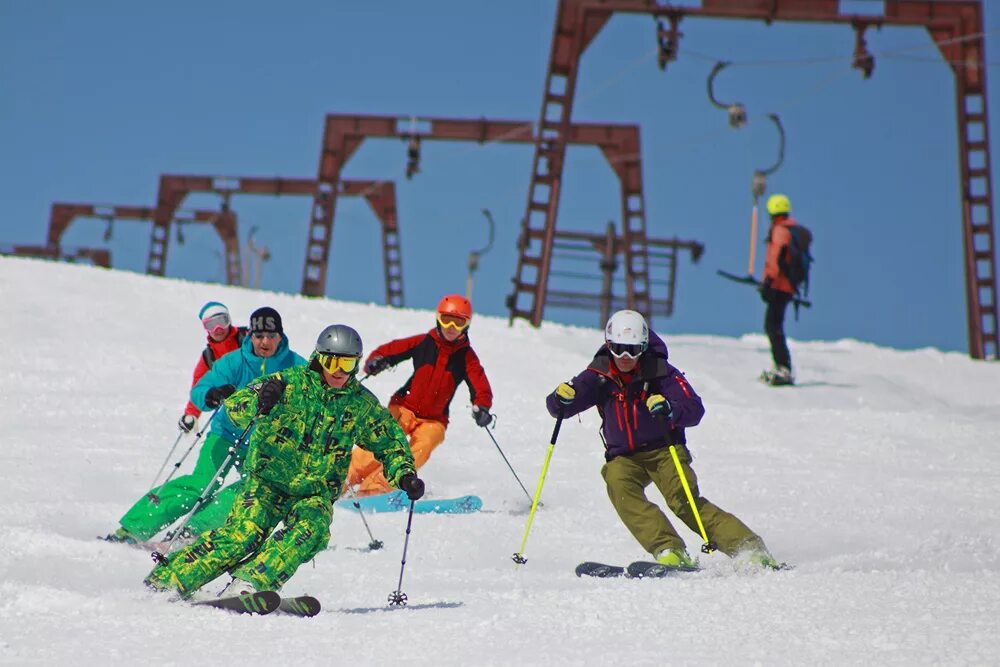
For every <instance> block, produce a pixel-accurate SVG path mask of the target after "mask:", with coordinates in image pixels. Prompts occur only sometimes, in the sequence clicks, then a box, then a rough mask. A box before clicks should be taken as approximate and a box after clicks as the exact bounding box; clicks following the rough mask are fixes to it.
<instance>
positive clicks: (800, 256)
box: [778, 225, 813, 296]
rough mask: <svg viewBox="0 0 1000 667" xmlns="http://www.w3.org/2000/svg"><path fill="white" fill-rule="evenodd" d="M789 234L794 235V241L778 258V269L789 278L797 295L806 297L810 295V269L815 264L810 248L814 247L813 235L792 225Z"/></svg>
mask: <svg viewBox="0 0 1000 667" xmlns="http://www.w3.org/2000/svg"><path fill="white" fill-rule="evenodd" d="M788 232H789V233H790V234H791V235H792V240H791V242H790V243H789V244H788V246H786V248H785V250H784V251H783V252H782V253H781V256H780V257H779V258H778V268H779V269H781V272H782V273H783V274H784V275H785V277H786V278H788V282H790V283H792V287H794V288H795V294H797V295H799V296H805V295H807V294H809V268H810V267H811V266H812V263H813V257H812V254H810V252H809V247H810V246H811V245H812V239H813V235H812V232H810V231H809V229H808V228H806V227H803V226H802V225H792V226H790V227H788ZM800 287H801V291H800Z"/></svg>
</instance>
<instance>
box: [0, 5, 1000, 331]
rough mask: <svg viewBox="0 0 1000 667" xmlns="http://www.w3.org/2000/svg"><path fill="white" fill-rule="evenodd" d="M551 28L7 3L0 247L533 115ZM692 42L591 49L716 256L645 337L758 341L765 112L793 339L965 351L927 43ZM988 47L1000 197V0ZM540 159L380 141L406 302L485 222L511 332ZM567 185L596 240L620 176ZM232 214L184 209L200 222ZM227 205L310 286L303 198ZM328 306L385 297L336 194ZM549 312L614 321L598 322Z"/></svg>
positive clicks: (948, 86) (691, 268) (691, 269)
mask: <svg viewBox="0 0 1000 667" xmlns="http://www.w3.org/2000/svg"><path fill="white" fill-rule="evenodd" d="M847 7H848V8H849V9H850V10H851V11H859V12H872V11H878V9H879V8H880V7H881V5H880V4H878V3H851V4H850V5H848V6H847ZM554 12H555V3H554V2H552V1H546V2H539V1H537V0H534V1H532V0H512V1H509V2H505V3H469V2H457V1H455V2H450V1H449V2H445V1H440V2H427V3H408V2H387V3H354V4H352V5H350V6H348V3H326V2H298V3H286V4H283V5H281V7H280V9H279V8H278V7H277V6H276V5H274V4H273V3H261V2H240V3H237V2H213V3H195V2H186V1H181V2H174V3H170V4H169V6H167V5H162V4H159V5H157V4H149V3H134V2H102V3H98V4H88V5H86V6H85V5H84V4H82V3H70V2H45V1H40V2H31V3H29V2H23V1H12V0H0V147H2V149H0V200H2V201H3V202H4V210H3V212H2V214H0V243H42V242H44V239H45V232H46V228H47V221H48V214H49V207H50V205H51V203H52V202H53V201H79V202H94V203H109V204H120V205H153V204H154V203H155V197H156V187H157V181H158V178H159V175H160V174H161V173H196V174H220V175H231V176H285V177H306V178H314V177H315V175H316V169H317V161H318V156H319V145H320V137H321V133H322V124H323V117H324V114H326V113H331V112H336V113H373V114H390V115H400V116H428V117H429V116H444V117H470V118H478V117H482V116H486V117H490V118H498V119H510V120H520V119H525V120H530V121H536V120H537V116H538V111H539V108H540V104H541V96H542V91H543V83H544V76H545V70H546V65H547V59H548V54H549V43H550V39H551V34H552V18H553V16H554ZM681 29H682V32H683V33H684V37H683V38H682V40H681V42H680V57H679V60H677V61H676V62H673V63H671V64H670V65H669V66H668V68H667V71H666V72H661V71H660V70H659V69H658V68H657V66H656V63H655V49H654V47H655V43H654V28H653V20H652V19H650V18H648V17H637V16H616V17H614V18H613V19H612V20H611V22H610V23H609V24H608V25H607V26H605V28H604V30H603V31H602V32H601V33H600V34H599V35H598V37H597V38H596V39H595V40H594V42H593V43H592V44H591V46H590V47H589V49H588V50H587V52H586V54H585V55H584V59H583V61H582V69H581V75H580V79H579V83H578V89H577V91H578V92H577V103H576V105H575V108H574V120H576V121H580V122H583V121H588V122H619V123H637V124H639V125H640V126H641V131H642V150H643V168H644V176H645V191H646V211H647V222H648V231H649V234H650V235H651V236H657V237H673V236H676V237H679V238H682V239H693V240H698V241H700V242H702V243H704V244H705V246H706V252H705V255H704V256H703V258H702V259H701V261H700V262H699V263H698V264H692V263H691V262H690V260H689V259H688V258H687V257H686V256H683V258H682V260H681V262H680V267H679V274H678V294H677V300H676V304H675V306H676V307H675V313H674V316H673V317H672V318H669V319H663V318H658V319H656V320H654V328H655V329H657V330H659V331H663V332H665V333H666V334H668V335H669V334H671V333H709V334H724V335H740V334H743V333H747V332H757V331H760V330H761V328H762V319H763V304H761V303H760V301H759V300H758V299H757V296H756V294H755V293H754V292H753V291H752V290H750V289H749V288H747V287H744V286H741V285H737V284H735V283H730V282H727V281H724V280H722V279H721V278H719V277H717V276H716V274H715V271H716V269H726V270H729V271H732V272H734V273H743V272H745V270H746V263H747V254H748V230H749V216H750V203H751V202H750V195H749V188H750V178H751V175H752V173H753V170H754V169H755V168H758V167H763V166H767V165H769V164H771V163H772V162H773V160H774V158H775V152H776V150H777V144H776V134H775V131H774V128H773V126H772V125H771V123H770V122H769V121H767V119H766V114H768V113H777V114H779V116H780V117H781V119H782V122H783V124H784V126H785V129H786V132H787V136H788V144H787V149H786V158H785V163H784V165H783V166H782V168H781V169H780V170H779V171H778V172H777V173H776V174H774V175H773V176H772V177H771V179H770V182H769V186H770V187H769V191H770V192H783V193H786V194H787V195H788V196H789V197H790V198H791V200H792V205H793V214H794V215H795V217H796V218H797V219H799V221H800V222H802V223H803V224H805V225H807V226H808V227H810V229H812V230H813V233H814V236H815V241H814V255H815V256H816V264H815V266H814V268H813V279H812V287H811V291H810V296H811V297H812V299H813V301H814V302H815V306H814V307H813V308H812V309H811V310H810V311H805V312H803V314H802V315H801V317H800V319H799V321H798V322H795V321H794V319H793V318H792V317H791V316H790V317H789V323H788V326H787V331H788V333H789V334H790V335H791V336H792V337H793V338H800V339H838V338H845V337H851V338H858V339H862V340H867V341H872V342H876V343H880V344H885V345H891V346H896V347H902V348H912V347H922V346H935V347H939V348H942V349H948V350H963V351H964V350H965V349H966V346H967V334H966V324H965V303H964V278H963V274H962V259H963V258H962V236H961V232H960V223H961V218H960V201H959V194H958V192H959V184H958V159H957V155H958V149H957V139H956V135H957V132H956V125H955V101H954V85H953V76H952V73H951V70H950V69H949V68H948V67H947V66H946V65H945V64H944V63H943V59H942V57H941V56H940V53H939V52H938V50H937V49H936V48H935V47H934V46H933V45H932V44H931V41H930V38H929V37H928V35H927V33H926V32H925V31H923V30H920V29H906V28H883V29H882V30H881V31H869V33H868V34H867V39H868V46H869V49H870V50H871V51H872V52H873V53H874V54H876V69H875V74H874V76H873V78H872V79H870V80H867V81H865V80H863V79H862V77H861V74H860V72H858V71H857V70H853V69H851V68H850V61H851V52H852V48H853V43H854V36H853V32H852V31H851V30H850V29H849V28H848V27H845V26H816V25H806V24H775V25H772V26H765V25H764V24H762V23H754V22H748V21H719V20H695V19H691V20H685V21H684V22H683V23H682V26H681ZM986 31H987V33H988V36H987V50H988V52H987V61H988V63H990V64H991V67H990V68H989V72H988V73H989V77H990V78H991V79H992V89H991V91H990V93H991V94H990V99H989V108H990V110H991V120H992V127H991V130H992V136H991V138H990V139H991V142H992V147H993V155H992V156H991V157H992V160H993V163H994V179H993V183H994V192H997V189H996V183H997V179H996V173H995V170H996V165H997V164H1000V160H998V157H997V146H998V142H1000V137H998V135H997V128H998V126H1000V116H998V113H1000V112H998V109H1000V93H998V86H1000V77H998V72H1000V11H998V10H997V7H996V5H995V4H993V5H991V4H987V15H986ZM880 54H882V55H880ZM716 60H729V61H732V62H733V63H734V65H733V66H732V67H730V68H728V69H726V70H724V71H723V72H722V73H721V74H720V75H719V77H718V78H717V80H716V92H717V95H718V97H719V98H721V99H723V100H724V101H727V102H729V101H740V102H742V103H744V104H745V105H746V106H747V109H748V113H749V116H750V123H749V125H747V126H746V127H744V128H743V129H741V130H738V131H737V130H732V129H730V128H729V126H728V124H727V121H726V115H725V113H724V112H723V111H721V110H719V109H716V108H715V107H713V106H712V105H711V104H710V103H709V100H708V98H707V96H706V94H705V82H706V78H707V76H708V74H709V72H710V71H711V68H712V65H713V64H714V62H715V61H716ZM805 61H808V62H805ZM531 158H532V152H531V148H530V147H528V146H500V145H491V146H486V147H479V146H476V145H473V144H463V143H439V142H434V143H427V144H425V145H424V148H423V156H422V164H421V166H422V170H423V171H422V173H421V174H419V175H418V176H416V177H415V178H414V179H413V180H411V181H406V180H405V179H404V178H403V173H404V168H405V149H404V146H403V145H402V144H401V143H400V142H397V141H393V140H369V141H366V142H365V144H364V145H363V146H362V148H361V150H360V151H359V152H358V153H357V154H356V155H355V157H354V158H353V159H352V160H351V161H350V162H349V163H348V166H347V168H346V170H345V172H344V176H345V177H346V178H378V179H391V180H394V181H396V184H397V194H398V206H399V218H400V225H401V238H402V246H403V272H404V290H405V298H406V303H407V305H408V306H414V307H431V306H433V304H434V303H436V301H437V299H438V298H439V297H440V296H441V295H442V294H444V293H448V292H463V291H464V289H465V277H466V259H467V255H468V252H469V251H470V250H473V249H475V248H479V247H481V246H482V245H483V244H484V243H485V241H486V234H487V228H486V224H485V222H484V219H483V217H482V215H481V213H480V210H481V209H482V208H489V209H490V210H491V211H492V212H493V215H494V217H495V219H496V221H497V223H498V227H497V234H496V242H495V246H494V250H493V251H492V252H491V253H490V254H488V255H486V256H485V257H484V258H483V259H482V261H481V263H480V270H479V272H478V273H477V275H476V282H475V295H474V299H473V300H474V304H475V307H476V309H477V311H479V312H483V313H488V314H495V315H505V314H506V310H505V308H504V297H505V296H506V295H507V294H508V293H509V291H510V278H511V276H512V275H513V272H514V268H515V263H516V257H517V255H516V249H515V240H516V236H517V232H518V220H519V219H520V218H521V217H522V215H523V214H524V205H525V199H526V196H527V187H528V180H529V176H530V169H531ZM564 176H565V181H564V190H563V196H562V200H561V206H560V218H559V226H560V229H578V230H585V231H599V230H603V228H604V226H605V225H606V223H607V221H608V220H612V219H617V218H618V217H619V213H618V208H619V202H618V184H617V181H616V179H615V178H614V177H613V175H612V172H611V170H610V168H609V167H608V165H607V163H606V162H605V160H604V158H603V157H602V156H601V155H600V153H599V152H598V151H597V150H596V149H590V148H571V149H570V150H569V152H568V159H567V164H566V169H565V172H564ZM216 201H217V200H216V199H214V198H211V197H207V196H206V197H190V198H189V199H188V200H187V202H186V205H185V208H189V209H191V208H208V207H214V206H215V205H216ZM234 209H235V210H236V211H237V213H238V214H239V216H240V224H241V229H242V231H243V233H244V234H245V233H246V232H247V231H248V230H249V229H250V228H251V227H252V226H255V225H256V226H258V227H259V229H258V231H257V235H256V239H257V241H258V243H260V244H265V245H267V246H268V247H269V248H270V249H271V251H272V255H273V258H272V260H271V261H270V262H269V263H268V264H267V265H265V269H264V274H263V280H262V286H263V287H264V288H266V289H273V290H279V291H289V292H295V291H297V290H298V289H299V286H300V284H301V280H302V264H303V259H304V254H305V240H306V228H307V221H308V219H309V210H310V202H309V201H308V200H307V199H300V198H280V199H275V198H270V197H250V196H244V197H239V198H236V199H235V200H234ZM994 222H995V221H994ZM103 234H104V225H103V223H102V222H100V221H93V220H90V221H78V222H77V223H75V225H74V226H73V227H72V228H71V229H70V231H69V233H67V235H66V236H65V237H64V243H65V244H67V245H90V246H101V245H104V242H103V239H102V237H103ZM184 235H185V241H186V242H185V244H184V245H183V246H178V245H177V243H176V242H173V243H172V244H171V249H170V253H169V258H168V263H167V274H168V275H169V276H175V277H183V278H190V279H196V280H221V279H222V277H223V272H222V271H223V269H222V263H221V260H220V259H219V256H218V251H219V250H220V246H219V243H218V241H217V238H216V237H215V235H214V232H212V231H211V230H210V229H208V228H203V229H194V228H190V227H189V228H187V229H186V230H185V232H184ZM148 245H149V226H148V225H146V224H136V223H127V222H121V223H117V224H116V225H115V228H114V237H113V238H112V240H111V242H110V243H109V244H108V247H110V249H111V251H112V253H113V263H114V265H115V266H116V267H118V268H123V269H128V270H134V271H143V270H144V268H145V263H146V254H147V249H148ZM761 256H762V253H761V252H760V251H758V271H759V270H760V261H761V259H760V258H761ZM595 267H596V264H595ZM597 286H598V283H597V282H596V281H595V283H594V289H595V290H596V288H597ZM327 294H328V295H329V296H331V297H334V298H338V299H348V300H356V301H375V302H381V301H382V300H383V298H384V285H383V279H382V268H381V250H380V245H379V232H378V226H377V222H376V219H375V217H374V215H373V214H372V213H371V212H370V211H369V210H368V209H367V207H366V205H365V204H364V203H363V202H361V201H359V200H352V199H347V198H341V199H340V200H339V203H338V208H337V218H336V223H335V228H334V236H333V244H332V250H331V265H330V270H329V274H328V285H327ZM193 307H196V306H193ZM178 315H179V316H184V317H187V316H189V313H179V314H178ZM546 317H547V318H549V319H555V320H559V321H563V322H570V323H578V324H586V325H595V324H597V313H596V312H582V311H561V310H553V309H549V310H548V311H547V312H546Z"/></svg>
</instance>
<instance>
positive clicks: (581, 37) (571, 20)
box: [509, 0, 1000, 359]
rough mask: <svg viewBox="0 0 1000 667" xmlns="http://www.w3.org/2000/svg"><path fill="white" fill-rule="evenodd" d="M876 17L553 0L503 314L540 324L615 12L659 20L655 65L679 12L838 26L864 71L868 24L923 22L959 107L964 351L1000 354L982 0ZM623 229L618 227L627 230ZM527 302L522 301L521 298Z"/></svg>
mask: <svg viewBox="0 0 1000 667" xmlns="http://www.w3.org/2000/svg"><path fill="white" fill-rule="evenodd" d="M882 4H883V7H884V12H883V13H882V14H881V15H872V14H863V15H858V14H845V13H841V12H840V6H839V5H840V3H839V1H838V0H701V3H700V6H684V7H680V6H671V5H665V4H659V3H658V2H654V1H653V0H560V1H559V7H558V10H557V12H556V20H555V26H554V29H553V35H552V45H551V51H550V55H549V68H548V73H547V74H546V77H545V93H544V96H543V99H542V109H541V115H540V121H539V126H540V128H539V129H540V132H541V134H542V135H543V138H544V139H546V141H542V142H540V143H538V145H537V146H536V148H535V157H534V163H533V165H532V172H531V185H530V187H529V191H528V202H527V214H526V218H527V219H528V231H529V234H530V236H531V238H532V240H533V241H535V242H534V243H532V244H529V245H527V246H525V247H524V248H522V249H521V256H520V259H519V260H518V264H517V272H516V274H515V276H514V291H513V293H512V294H511V295H510V296H511V298H510V303H509V307H510V319H511V321H512V322H513V320H514V319H515V318H524V319H527V320H529V321H530V322H531V323H532V324H534V325H535V326H538V325H539V324H541V321H542V314H543V312H544V310H545V298H546V291H547V289H548V281H549V272H550V267H551V262H552V249H553V243H554V240H555V230H556V216H557V212H558V208H559V191H560V187H561V185H562V170H563V162H564V159H565V154H566V145H567V143H569V142H568V134H569V128H570V118H571V115H572V114H571V112H572V109H573V100H574V96H575V94H576V82H577V76H578V74H579V69H580V58H581V56H582V55H583V52H584V51H585V50H586V48H587V46H588V45H589V44H590V42H591V41H593V39H594V38H595V37H596V36H597V34H598V33H599V32H600V31H601V28H603V27H604V24H605V23H607V22H608V20H609V19H610V18H611V15H612V14H613V13H615V12H624V13H629V14H648V15H652V16H655V17H664V18H666V19H667V20H668V22H669V27H666V26H664V25H663V24H662V22H661V23H660V24H658V28H657V39H658V41H659V44H660V55H659V64H660V66H661V67H664V66H665V65H666V63H667V62H668V61H670V60H674V59H676V57H677V49H678V40H679V39H680V36H681V34H680V32H679V31H678V29H677V28H678V25H679V23H680V21H681V19H683V18H684V17H686V16H692V17H697V18H728V19H752V20H759V21H764V22H766V23H771V22H772V21H795V22H816V23H842V24H848V25H851V26H852V27H853V29H854V30H855V32H856V39H855V52H854V63H853V66H854V67H857V68H859V69H861V70H862V71H863V72H864V73H865V74H866V76H868V75H870V74H871V68H872V65H873V61H872V57H871V55H870V54H868V52H867V50H866V49H865V47H864V31H865V29H867V28H868V27H870V26H876V27H881V26H885V25H888V26H916V27H924V28H926V29H927V31H928V32H929V33H930V35H931V38H932V39H933V40H934V41H935V43H936V44H937V45H938V48H939V49H940V50H941V53H942V55H944V58H945V60H946V61H947V62H948V63H949V64H950V66H951V68H952V70H953V71H954V73H955V93H956V102H957V107H958V146H959V165H958V166H959V171H960V176H961V183H962V238H963V242H964V249H965V293H966V312H967V320H968V335H969V355H970V356H972V357H973V358H975V359H986V358H991V359H998V358H1000V338H998V336H1000V334H998V331H997V319H998V318H997V281H996V243H995V233H994V228H993V220H994V218H993V195H992V191H991V181H990V177H991V168H990V150H989V136H990V134H989V126H988V122H987V120H988V118H989V114H988V113H987V108H986V99H987V94H986V93H987V90H986V63H985V46H984V40H983V3H982V2H981V1H980V0H884V2H883V3H882ZM627 233H628V232H627V231H626V234H627ZM522 297H524V298H525V299H527V303H526V304H525V305H521V304H520V303H519V301H520V299H521V298H522Z"/></svg>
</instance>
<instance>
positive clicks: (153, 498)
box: [146, 408, 219, 505]
mask: <svg viewBox="0 0 1000 667" xmlns="http://www.w3.org/2000/svg"><path fill="white" fill-rule="evenodd" d="M217 414H219V408H216V409H215V410H214V411H213V412H212V416H210V417H209V418H208V421H207V422H205V425H204V426H202V427H201V429H200V430H199V431H198V432H197V433H196V434H195V436H194V440H193V441H191V444H190V445H188V448H187V451H185V452H184V456H182V457H181V458H180V459H179V460H178V461H177V463H175V464H174V469H173V470H171V471H170V474H169V475H167V478H166V479H165V480H163V484H160V485H159V486H158V487H156V490H155V491H150V492H149V493H147V494H146V497H147V498H148V499H149V501H150V502H151V503H153V504H154V505H159V504H160V492H161V491H163V487H165V486H166V485H167V482H169V481H170V480H172V479H173V478H174V475H176V474H177V471H178V470H180V467H181V465H182V464H183V463H184V461H185V460H186V459H187V457H188V454H190V453H191V450H193V449H194V446H195V445H197V444H198V441H199V440H201V436H202V435H204V434H205V430H206V429H207V428H208V427H209V425H211V423H212V420H213V419H215V415H217ZM181 435H184V434H183V433H181ZM177 440H178V441H180V436H178V438H177ZM174 447H177V443H176V442H175V443H174ZM173 453H174V450H173V449H171V450H170V454H173ZM170 454H167V460H166V461H164V462H163V466H161V467H160V472H158V473H156V478H155V479H154V480H153V484H155V483H156V480H157V479H159V478H160V473H162V472H163V468H164V467H166V465H167V461H169V460H170ZM153 484H150V485H149V486H150V488H152V486H153Z"/></svg>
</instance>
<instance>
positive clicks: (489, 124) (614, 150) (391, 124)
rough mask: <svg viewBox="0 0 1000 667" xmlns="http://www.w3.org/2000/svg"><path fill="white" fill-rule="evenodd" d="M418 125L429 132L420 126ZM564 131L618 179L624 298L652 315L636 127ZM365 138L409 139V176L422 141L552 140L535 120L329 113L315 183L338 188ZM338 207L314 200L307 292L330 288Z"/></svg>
mask: <svg viewBox="0 0 1000 667" xmlns="http://www.w3.org/2000/svg"><path fill="white" fill-rule="evenodd" d="M417 123H419V124H420V126H421V127H423V128H426V129H421V130H416V129H415V126H416V124H417ZM562 136H563V138H564V141H565V142H566V143H570V144H575V145H586V146H596V147H598V148H600V150H601V152H602V153H603V154H604V156H605V157H606V158H607V160H608V162H609V163H610V164H611V167H612V169H613V170H614V172H615V173H616V175H617V176H618V178H619V181H620V184H621V201H622V217H623V220H624V221H625V229H626V231H625V242H624V244H623V246H622V247H623V253H624V257H625V262H626V265H627V267H628V271H627V275H626V292H627V302H628V304H629V306H630V307H632V308H635V309H636V310H639V311H641V312H643V313H646V314H650V313H651V307H650V296H649V269H648V264H649V258H648V248H647V243H646V218H645V207H644V205H643V193H642V162H641V157H640V146H639V143H640V142H639V128H638V127H637V126H635V125H620V124H608V123H603V124H597V123H574V124H571V125H567V127H566V129H565V131H564V133H563V135H562ZM368 137H382V138H399V139H403V140H405V141H407V142H409V143H408V151H409V155H410V165H409V166H408V169H407V174H408V175H412V173H415V171H416V170H417V168H418V167H417V161H418V160H419V151H420V145H421V142H423V141H425V140H442V141H476V142H479V143H486V142H498V143H499V142H502V143H522V144H535V145H545V144H546V143H548V142H549V141H550V140H551V134H550V133H549V132H548V131H545V130H543V131H541V132H539V133H537V134H536V133H535V131H534V126H533V125H532V123H530V122H525V121H505V120H488V119H485V118H483V119H456V118H411V117H396V116H379V115H344V114H329V115H328V116H327V117H326V123H325V128H324V132H323V148H322V153H321V156H320V166H319V177H318V180H320V181H322V182H323V183H325V184H327V185H328V186H329V187H330V191H331V192H336V191H337V188H336V185H337V184H338V183H339V182H340V174H341V172H342V170H343V168H344V165H345V164H346V163H347V161H348V160H349V159H350V157H351V156H352V155H353V154H354V152H355V151H356V150H357V149H358V147H359V146H360V145H361V142H362V141H364V139H365V138H368ZM324 195H326V193H324ZM335 207H336V197H335V196H317V198H316V200H315V202H314V203H313V211H312V217H311V220H310V224H309V238H308V241H307V246H306V263H305V269H304V273H303V277H302V293H303V294H305V295H308V296H322V295H323V294H324V293H325V290H326V267H327V261H328V257H329V253H330V239H331V234H332V231H333V219H334V211H335ZM534 235H535V230H533V229H527V230H525V231H524V233H523V234H522V240H521V242H520V243H521V245H526V244H528V243H530V241H531V240H533V238H534Z"/></svg>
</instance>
